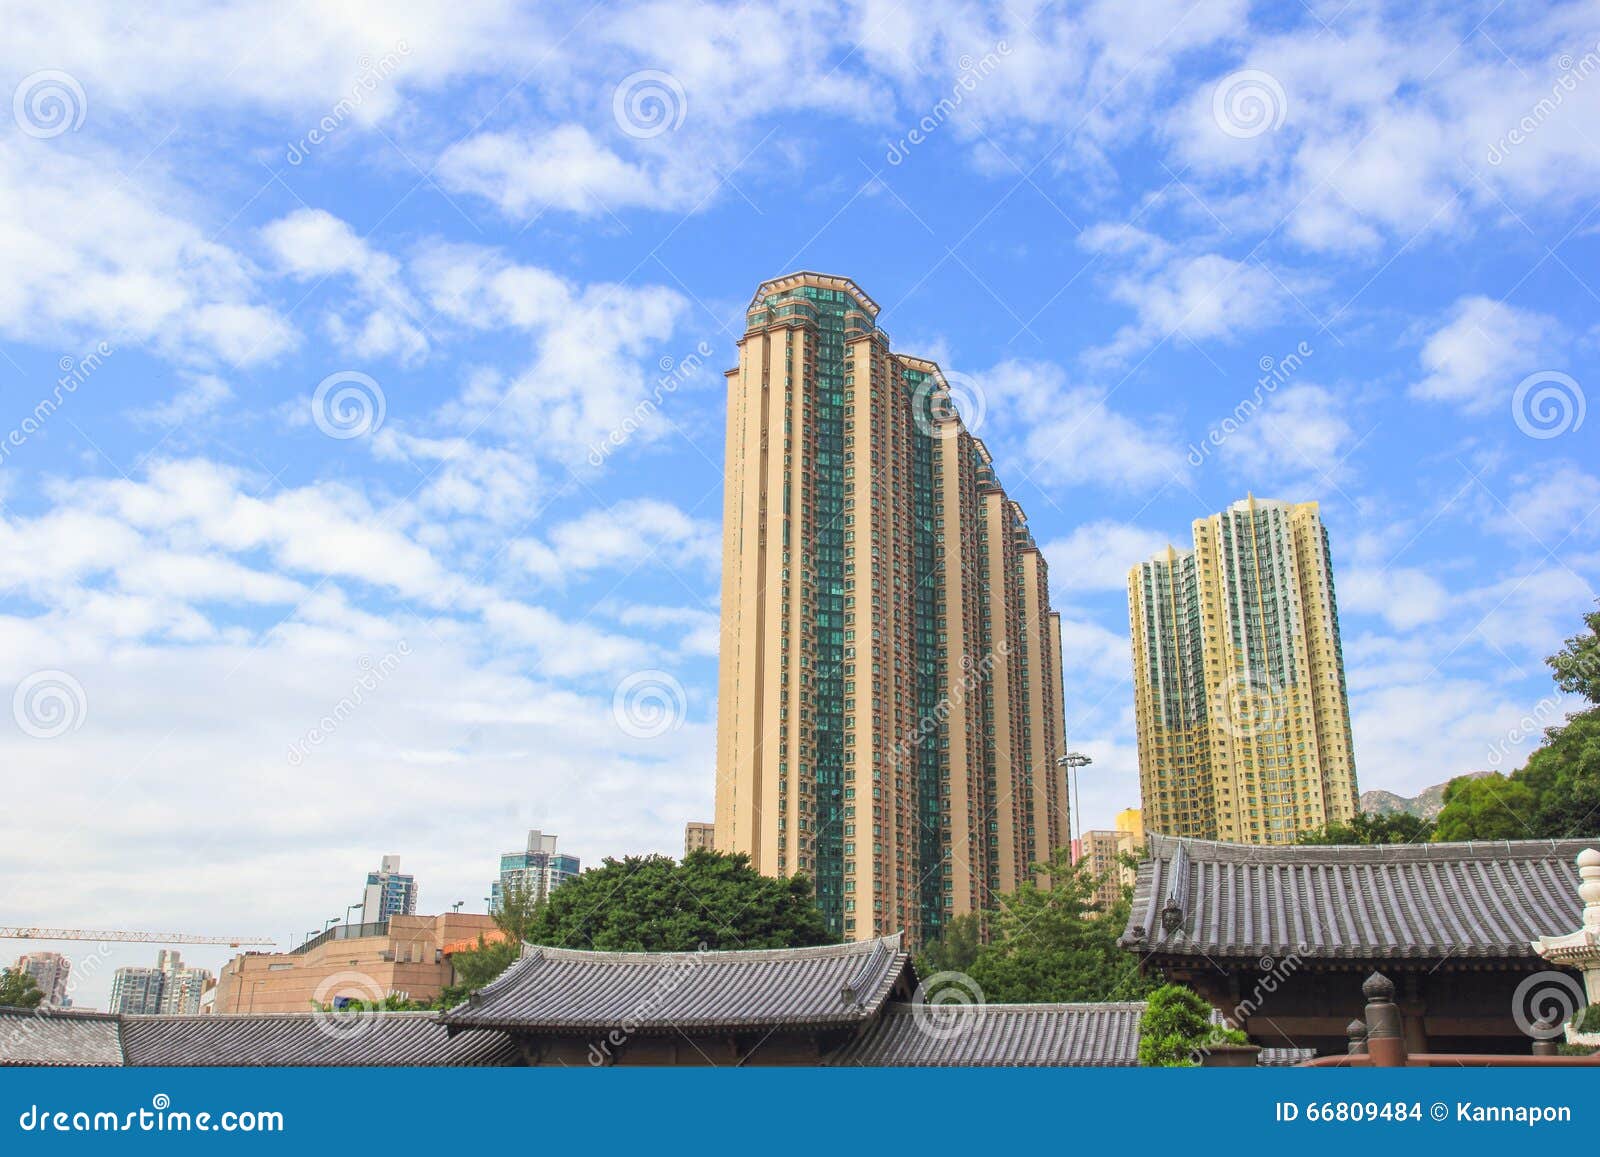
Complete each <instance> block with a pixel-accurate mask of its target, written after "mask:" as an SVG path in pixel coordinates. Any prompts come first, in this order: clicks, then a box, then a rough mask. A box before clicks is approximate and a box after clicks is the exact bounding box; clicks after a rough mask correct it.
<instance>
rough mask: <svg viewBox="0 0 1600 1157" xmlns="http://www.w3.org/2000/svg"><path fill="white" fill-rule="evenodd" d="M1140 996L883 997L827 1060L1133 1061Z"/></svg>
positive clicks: (920, 1062)
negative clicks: (1105, 999) (1008, 1000)
mask: <svg viewBox="0 0 1600 1157" xmlns="http://www.w3.org/2000/svg"><path fill="white" fill-rule="evenodd" d="M1143 1012H1144V1004H1143V1003H1142V1002H1138V1001H1125V1002H1121V1003H1116V1004H971V1005H938V1004H929V1005H915V1004H900V1003H894V1004H890V1005H889V1006H888V1007H887V1008H885V1009H884V1012H883V1015H882V1016H881V1017H879V1018H878V1020H877V1022H876V1023H875V1024H873V1025H872V1027H870V1028H869V1029H867V1030H866V1031H865V1032H864V1033H862V1035H861V1036H859V1037H857V1038H856V1039H855V1040H854V1041H852V1042H851V1043H850V1044H848V1045H846V1046H845V1047H844V1048H842V1049H840V1050H839V1052H837V1053H835V1054H834V1055H833V1057H832V1058H831V1059H830V1060H829V1061H828V1063H829V1064H830V1065H869V1066H877V1065H905V1066H918V1067H921V1066H1002V1065H1025V1066H1041V1065H1136V1064H1138V1063H1139V1017H1140V1016H1141V1015H1142V1014H1143Z"/></svg>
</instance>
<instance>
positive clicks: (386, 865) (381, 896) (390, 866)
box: [361, 856, 417, 923]
mask: <svg viewBox="0 0 1600 1157" xmlns="http://www.w3.org/2000/svg"><path fill="white" fill-rule="evenodd" d="M361 905H362V907H361V919H362V921H363V922H366V923H376V922H377V921H379V920H387V919H388V918H389V917H390V916H415V915H416V914H417V881H416V878H415V877H413V876H408V875H404V874H402V873H401V871H400V857H399V856H384V857H383V859H382V860H380V861H379V862H378V870H377V871H376V872H368V873H367V886H366V889H365V891H364V892H363V893H362V898H361Z"/></svg>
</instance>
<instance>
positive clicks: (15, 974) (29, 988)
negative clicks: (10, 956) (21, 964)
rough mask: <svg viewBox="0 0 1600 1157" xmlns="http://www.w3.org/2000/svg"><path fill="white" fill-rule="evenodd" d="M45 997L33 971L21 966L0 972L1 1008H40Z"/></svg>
mask: <svg viewBox="0 0 1600 1157" xmlns="http://www.w3.org/2000/svg"><path fill="white" fill-rule="evenodd" d="M43 999H44V993H43V992H41V991H39V985H38V984H37V983H36V982H35V981H34V979H33V975H32V974H31V973H28V972H24V971H23V970H22V969H20V968H7V969H6V970H5V971H4V972H0V1008H38V1007H39V1002H40V1001H42V1000H43Z"/></svg>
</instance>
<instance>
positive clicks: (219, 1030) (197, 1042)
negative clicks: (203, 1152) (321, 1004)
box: [122, 1012, 517, 1066]
mask: <svg viewBox="0 0 1600 1157" xmlns="http://www.w3.org/2000/svg"><path fill="white" fill-rule="evenodd" d="M122 1043H123V1051H124V1053H125V1055H126V1058H127V1060H126V1063H127V1064H129V1065H175V1066H186V1065H254V1066H275V1065H308V1066H321V1065H360V1066H368V1065H420V1066H478V1065H504V1064H510V1063H512V1062H513V1061H514V1060H515V1058H516V1055H517V1053H516V1049H515V1047H514V1046H513V1045H512V1043H511V1041H510V1039H509V1038H508V1037H506V1036H505V1035H504V1034H502V1033H469V1034H467V1035H464V1036H458V1037H451V1036H449V1033H448V1030H447V1029H446V1028H445V1027H444V1026H443V1025H441V1024H440V1023H439V1022H438V1018H437V1016H436V1015H435V1014H434V1013H431V1012H371V1013H349V1012H343V1013H321V1014H319V1013H307V1012H296V1013H278V1014H268V1013H256V1014H250V1013H245V1014H239V1015H201V1016H125V1017H123V1018H122Z"/></svg>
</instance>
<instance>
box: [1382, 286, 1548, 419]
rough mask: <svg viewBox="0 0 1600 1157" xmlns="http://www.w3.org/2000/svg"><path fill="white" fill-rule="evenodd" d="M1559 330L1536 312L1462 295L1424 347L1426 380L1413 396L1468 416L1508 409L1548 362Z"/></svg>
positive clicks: (1483, 298)
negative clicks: (1525, 383)
mask: <svg viewBox="0 0 1600 1157" xmlns="http://www.w3.org/2000/svg"><path fill="white" fill-rule="evenodd" d="M1555 332H1556V326H1555V323H1554V321H1553V320H1552V319H1550V318H1548V317H1546V316H1544V315H1543V314H1539V313H1536V312H1534V311H1532V310H1524V309H1518V308H1517V307H1515V306H1512V305H1507V304H1506V303H1504V302H1501V301H1495V300H1493V299H1492V298H1488V297H1481V296H1471V297H1463V298H1461V299H1460V300H1459V301H1457V302H1456V304H1455V306H1454V308H1453V309H1452V310H1451V314H1450V320H1449V321H1447V322H1446V323H1445V324H1444V325H1443V326H1441V327H1440V328H1439V329H1437V330H1435V331H1434V332H1433V334H1432V335H1430V336H1429V338H1428V340H1427V341H1426V342H1425V343H1424V344H1423V347H1422V353H1421V361H1422V368H1423V371H1424V376H1423V378H1422V379H1421V380H1420V381H1418V382H1417V383H1416V384H1415V385H1413V386H1412V387H1411V393H1412V395H1413V396H1414V397H1418V398H1424V399H1426V400H1428V401H1433V402H1446V403H1449V404H1451V405H1455V406H1459V407H1460V408H1461V409H1463V410H1466V411H1468V412H1469V413H1483V412H1485V411H1488V410H1491V409H1493V408H1494V407H1495V406H1497V405H1503V406H1506V407H1509V406H1510V404H1511V396H1512V393H1513V391H1514V390H1515V389H1516V385H1517V383H1518V382H1520V381H1521V380H1522V379H1523V378H1525V377H1527V376H1528V375H1529V374H1531V373H1534V372H1536V371H1538V370H1542V369H1548V368H1550V367H1549V366H1547V365H1546V364H1545V361H1546V359H1547V358H1548V357H1549V355H1550V352H1551V351H1550V346H1551V343H1552V341H1553V339H1554V336H1555Z"/></svg>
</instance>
